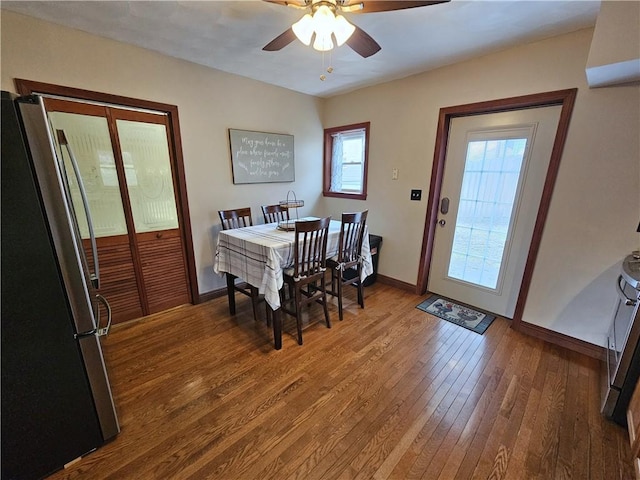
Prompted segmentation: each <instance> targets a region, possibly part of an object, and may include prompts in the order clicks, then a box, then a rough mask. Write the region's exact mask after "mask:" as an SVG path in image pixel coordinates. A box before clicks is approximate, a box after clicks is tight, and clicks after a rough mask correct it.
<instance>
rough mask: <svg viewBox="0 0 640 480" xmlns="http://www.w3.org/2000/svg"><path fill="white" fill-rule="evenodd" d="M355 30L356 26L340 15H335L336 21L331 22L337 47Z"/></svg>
mask: <svg viewBox="0 0 640 480" xmlns="http://www.w3.org/2000/svg"><path fill="white" fill-rule="evenodd" d="M355 31H356V27H355V26H354V25H351V24H350V23H349V22H348V21H347V19H346V18H344V17H343V16H342V15H337V16H336V21H335V22H334V24H333V34H334V35H335V37H336V43H337V44H338V46H339V47H340V46H342V45H343V44H344V42H346V41H347V40H349V37H351V35H353V32H355Z"/></svg>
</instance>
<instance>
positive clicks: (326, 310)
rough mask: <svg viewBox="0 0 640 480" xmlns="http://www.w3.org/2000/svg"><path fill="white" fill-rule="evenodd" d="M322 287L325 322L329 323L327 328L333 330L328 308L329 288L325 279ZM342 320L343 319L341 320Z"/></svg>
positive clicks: (321, 284)
mask: <svg viewBox="0 0 640 480" xmlns="http://www.w3.org/2000/svg"><path fill="white" fill-rule="evenodd" d="M320 286H321V287H322V308H324V320H325V322H327V328H331V320H330V319H329V309H328V308H327V288H326V287H327V286H326V285H325V279H324V278H323V279H322V281H321V283H320ZM341 320H342V319H341Z"/></svg>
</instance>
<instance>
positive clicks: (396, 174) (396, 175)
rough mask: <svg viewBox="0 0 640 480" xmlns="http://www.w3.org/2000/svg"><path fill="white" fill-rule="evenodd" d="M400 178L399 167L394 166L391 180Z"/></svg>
mask: <svg viewBox="0 0 640 480" xmlns="http://www.w3.org/2000/svg"><path fill="white" fill-rule="evenodd" d="M397 179H398V169H397V168H394V169H393V170H391V180H397Z"/></svg>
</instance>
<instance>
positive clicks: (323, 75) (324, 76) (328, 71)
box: [320, 50, 333, 82]
mask: <svg viewBox="0 0 640 480" xmlns="http://www.w3.org/2000/svg"><path fill="white" fill-rule="evenodd" d="M331 63H332V61H331V50H329V66H328V67H327V73H333V67H332V66H331ZM324 69H325V68H324V52H322V70H324ZM326 79H327V76H326V75H325V74H324V73H321V74H320V80H321V81H323V82H324V81H325V80H326Z"/></svg>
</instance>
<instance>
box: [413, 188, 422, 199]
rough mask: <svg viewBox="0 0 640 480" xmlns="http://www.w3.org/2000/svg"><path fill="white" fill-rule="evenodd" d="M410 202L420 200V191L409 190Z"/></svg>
mask: <svg viewBox="0 0 640 480" xmlns="http://www.w3.org/2000/svg"><path fill="white" fill-rule="evenodd" d="M411 200H422V190H411Z"/></svg>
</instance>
